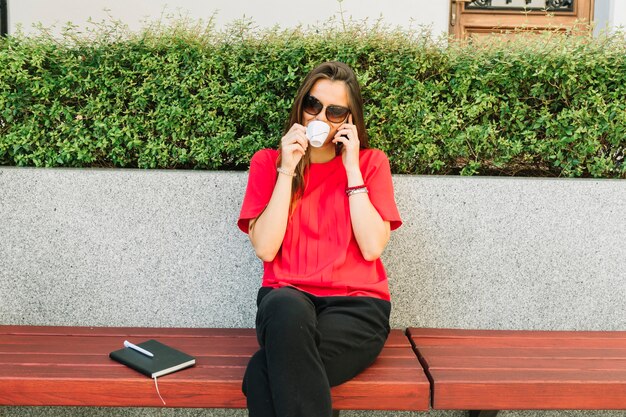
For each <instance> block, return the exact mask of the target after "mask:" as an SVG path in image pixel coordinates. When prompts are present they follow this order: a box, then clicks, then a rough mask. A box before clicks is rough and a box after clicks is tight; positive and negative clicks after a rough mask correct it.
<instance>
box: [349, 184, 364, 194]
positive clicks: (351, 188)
mask: <svg viewBox="0 0 626 417" xmlns="http://www.w3.org/2000/svg"><path fill="white" fill-rule="evenodd" d="M363 187H365V184H361V185H357V186H356V187H348V188H346V193H347V192H348V191H352V190H358V189H359V188H363Z"/></svg>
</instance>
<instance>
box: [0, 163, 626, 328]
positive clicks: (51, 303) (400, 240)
mask: <svg viewBox="0 0 626 417" xmlns="http://www.w3.org/2000/svg"><path fill="white" fill-rule="evenodd" d="M246 180H247V175H246V173H243V172H206V171H203V172H200V171H143V170H108V169H90V170H83V169H30V168H29V169H24V168H0V323H3V324H57V325H120V326H123V325H127V326H189V327H251V326H253V325H254V314H255V310H256V307H255V296H256V290H257V288H258V285H259V283H260V276H261V263H260V261H258V260H257V259H256V258H255V256H254V253H253V251H252V249H251V247H250V245H249V243H248V240H247V237H246V235H244V234H243V233H241V232H240V231H239V230H238V229H237V228H236V225H235V222H236V219H237V215H238V211H239V205H240V203H241V198H242V195H243V191H244V189H245V185H246ZM394 183H395V186H396V195H397V202H398V205H399V207H400V212H401V214H402V217H403V220H404V225H403V226H402V227H401V228H400V229H399V230H397V231H396V232H394V233H393V236H392V240H391V242H390V244H389V246H388V248H387V250H386V252H385V254H384V262H385V265H386V267H387V270H388V274H389V278H390V285H391V291H392V297H393V302H394V309H393V313H392V325H393V326H394V327H408V326H418V327H462V328H492V329H498V328H510V329H590V330H591V329H597V330H615V329H624V328H626V314H624V306H623V302H622V298H623V294H626V244H625V241H624V230H626V181H623V180H567V179H550V180H548V179H523V178H487V177H481V178H462V177H424V176H394Z"/></svg>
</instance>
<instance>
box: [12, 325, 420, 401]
mask: <svg viewBox="0 0 626 417" xmlns="http://www.w3.org/2000/svg"><path fill="white" fill-rule="evenodd" d="M150 338H155V339H158V340H161V341H163V342H164V343H166V344H168V345H171V346H172V347H175V348H178V349H180V350H183V351H185V352H187V353H189V354H191V355H193V356H195V357H196V358H197V363H196V366H195V367H193V368H190V369H187V370H184V371H181V372H178V373H174V374H170V375H166V376H163V377H161V378H159V379H158V386H159V389H160V392H161V395H162V396H163V398H164V400H165V402H166V405H167V406H168V407H194V408H243V407H245V397H244V396H243V394H242V393H241V380H242V376H243V374H244V370H245V367H246V364H247V362H248V359H249V357H250V356H251V355H252V353H253V352H254V351H255V350H256V349H257V348H258V345H257V341H256V337H255V333H254V330H253V329H176V328H166V329H157V328H90V327H37V326H0V369H1V372H0V393H2V394H1V395H0V405H24V406H42V405H63V406H112V407H117V406H142V407H162V406H163V404H162V402H161V400H160V399H159V397H158V395H157V393H156V389H155V384H154V382H153V380H151V379H150V378H147V377H145V376H143V375H141V374H139V373H137V372H135V371H133V370H131V369H129V368H127V367H126V366H124V365H121V364H119V363H117V362H115V361H113V360H111V359H109V357H108V354H109V352H111V351H113V350H116V349H119V348H121V347H122V342H123V341H124V340H125V339H129V340H131V341H137V342H140V341H143V340H145V339H150ZM332 396H333V406H334V408H336V409H370V410H381V409H388V410H428V409H429V403H430V384H429V382H428V379H427V378H426V376H425V374H424V372H423V369H422V367H421V365H420V363H419V362H418V361H417V359H416V357H415V354H414V352H413V350H412V348H411V345H410V342H409V340H408V338H407V337H406V336H405V334H404V333H403V332H402V331H400V330H393V331H392V332H391V335H390V337H389V339H388V341H387V343H386V345H385V347H384V349H383V351H382V353H381V355H380V357H379V358H378V360H377V361H376V362H375V363H374V364H373V365H372V366H371V367H370V368H368V369H367V370H365V371H364V372H363V373H361V374H360V375H358V376H357V377H356V378H354V379H353V380H351V381H349V382H346V383H345V384H342V385H340V386H337V387H334V388H333V389H332Z"/></svg>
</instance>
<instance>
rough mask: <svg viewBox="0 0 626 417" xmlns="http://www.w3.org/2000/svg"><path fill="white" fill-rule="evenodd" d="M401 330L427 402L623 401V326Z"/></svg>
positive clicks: (474, 406) (484, 405)
mask: <svg viewBox="0 0 626 417" xmlns="http://www.w3.org/2000/svg"><path fill="white" fill-rule="evenodd" d="M408 335H409V336H410V338H411V341H412V343H413V346H414V348H415V351H416V353H417V354H418V357H419V358H420V361H421V362H422V365H423V366H424V369H425V370H426V373H427V375H428V377H429V379H430V380H431V384H432V407H433V408H434V409H447V410H450V409H461V410H505V409H507V410H512V409H576V410H578V409H580V410H586V409H595V410H605V409H606V410H608V409H626V332H599V331H596V332H589V331H569V332H568V331H499V330H457V329H454V330H453V329H418V328H410V329H409V330H408ZM492 415H493V414H492Z"/></svg>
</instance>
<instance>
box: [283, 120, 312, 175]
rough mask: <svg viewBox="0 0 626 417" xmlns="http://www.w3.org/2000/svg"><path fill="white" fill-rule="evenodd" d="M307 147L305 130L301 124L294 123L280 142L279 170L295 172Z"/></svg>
mask: <svg viewBox="0 0 626 417" xmlns="http://www.w3.org/2000/svg"><path fill="white" fill-rule="evenodd" d="M308 146H309V141H308V139H307V138H306V128H305V127H304V126H302V125H301V124H298V123H294V124H293V126H291V129H289V131H288V132H287V134H286V135H285V136H283V138H282V139H281V141H280V153H281V163H280V166H281V168H284V169H286V170H289V171H290V172H293V171H295V169H296V166H297V165H298V162H300V160H301V159H302V157H303V156H304V154H305V152H306V149H307V148H308Z"/></svg>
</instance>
